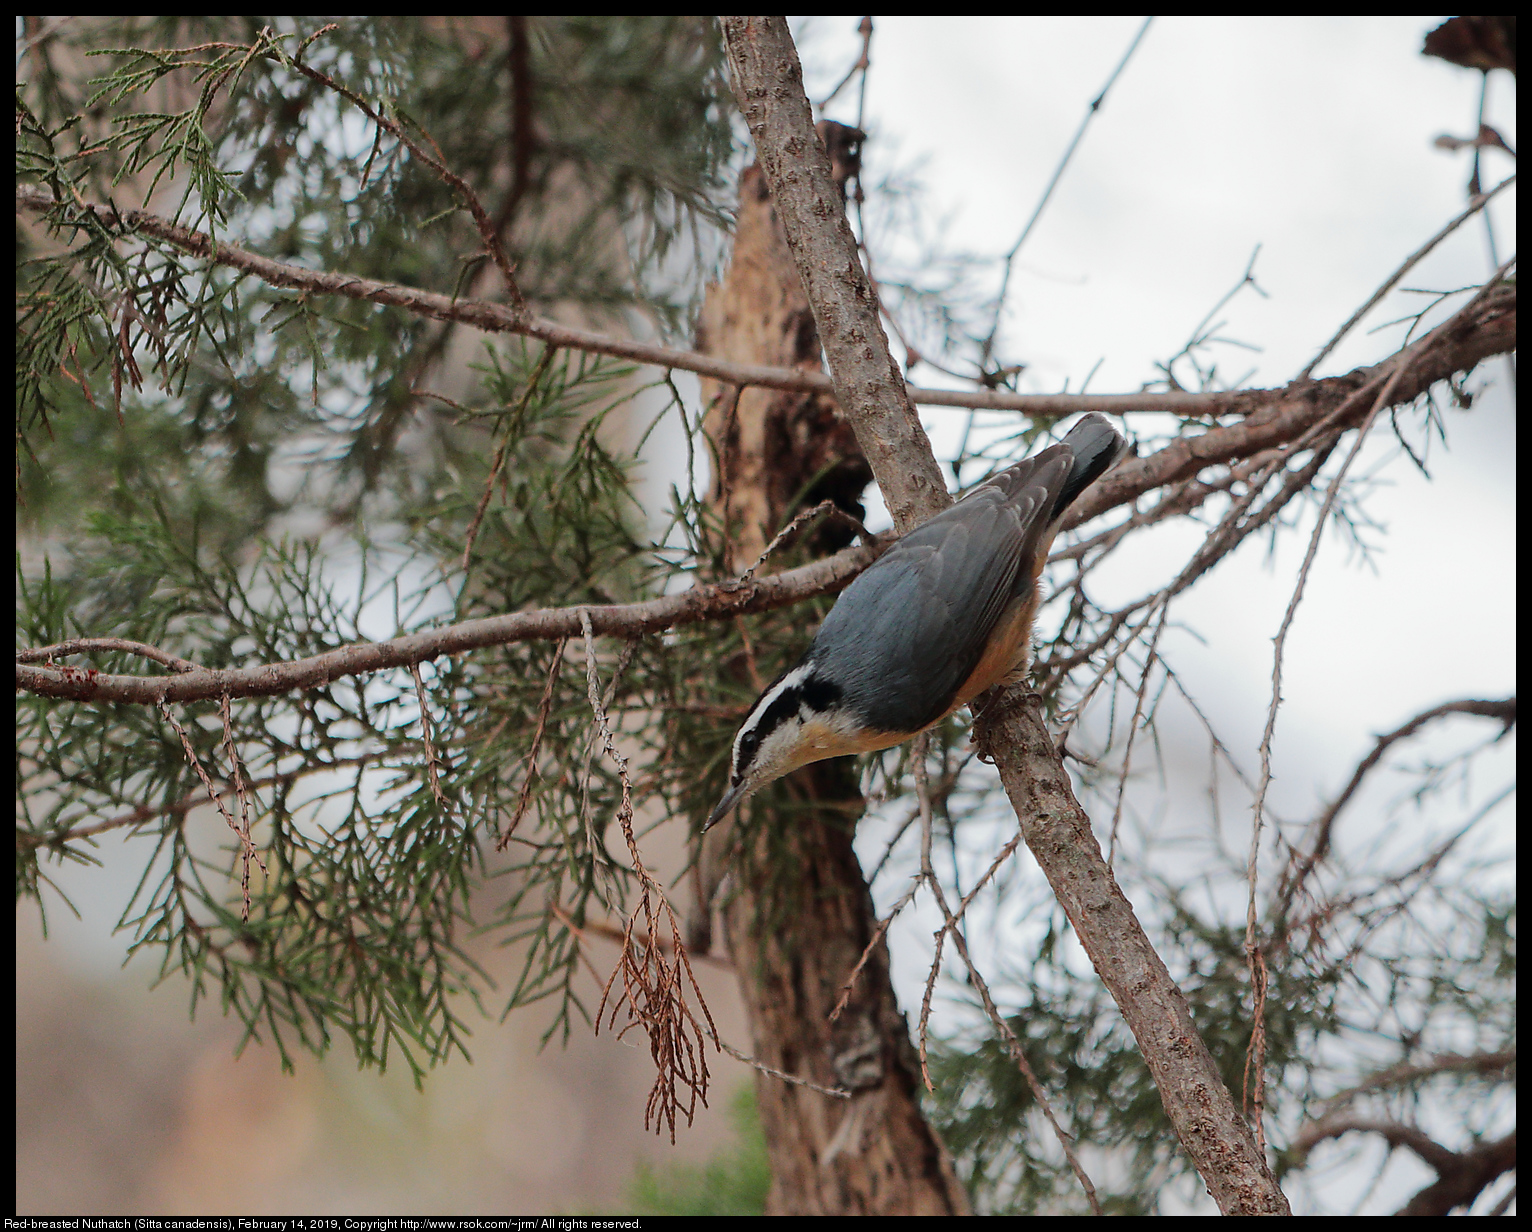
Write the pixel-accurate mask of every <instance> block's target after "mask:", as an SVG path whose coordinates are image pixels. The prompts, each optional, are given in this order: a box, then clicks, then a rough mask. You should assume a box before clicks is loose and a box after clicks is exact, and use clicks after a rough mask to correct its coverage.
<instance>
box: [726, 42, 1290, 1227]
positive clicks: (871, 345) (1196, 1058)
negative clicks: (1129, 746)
mask: <svg viewBox="0 0 1532 1232" xmlns="http://www.w3.org/2000/svg"><path fill="white" fill-rule="evenodd" d="M721 25H722V27H723V31H724V41H725V44H726V47H727V49H728V54H729V62H730V69H731V73H732V75H733V81H734V87H735V94H736V97H737V98H738V100H739V103H740V108H741V110H742V111H743V112H744V113H745V117H746V120H747V121H748V122H749V124H750V130H751V134H752V136H753V137H754V138H755V142H756V150H757V153H758V155H759V158H760V162H761V165H762V166H763V168H764V169H765V171H766V175H767V179H768V181H769V183H770V186H771V195H772V199H773V201H774V202H775V203H776V206H777V209H778V212H779V215H780V217H781V219H782V222H783V226H784V228H785V229H786V232H787V237H788V242H789V245H790V246H791V248H792V250H793V256H794V258H795V260H796V261H797V264H798V268H799V273H800V275H801V276H802V278H803V282H804V286H805V288H806V289H807V291H808V294H809V300H810V303H811V304H812V306H813V309H814V320H815V324H816V325H817V326H818V327H819V332H820V336H821V338H823V339H824V344H825V354H826V355H827V356H828V358H829V360H830V365H831V368H832V370H833V371H834V373H835V383H836V391H837V395H838V400H839V402H840V405H841V408H842V410H843V411H844V412H845V414H846V415H847V417H848V418H850V420H851V422H852V424H853V425H854V427H855V429H856V434H857V440H858V441H859V442H860V443H861V444H862V446H863V449H864V450H865V452H866V454H867V457H868V460H869V461H870V462H871V463H872V467H873V471H874V472H875V474H876V475H877V479H878V485H879V487H880V488H881V489H882V490H883V494H884V497H885V499H886V500H887V503H888V506H889V508H890V510H892V511H894V512H895V518H896V521H898V522H899V524H900V525H901V526H905V527H907V526H908V525H909V524H911V523H912V522H913V521H918V520H919V519H920V518H922V517H927V516H930V515H931V514H932V513H934V512H936V511H937V510H939V509H941V508H943V507H944V506H945V505H946V504H947V502H948V501H949V500H950V499H951V498H950V497H948V495H947V492H946V488H945V486H944V485H942V484H941V482H940V478H939V473H937V472H936V462H935V459H934V458H933V457H932V456H931V451H930V445H929V443H928V442H927V441H926V440H925V436H924V433H922V432H920V431H919V430H918V427H919V425H918V422H917V423H916V425H915V429H916V430H915V431H908V430H906V427H905V425H906V423H907V420H908V419H909V418H913V408H911V407H909V406H908V403H907V402H906V403H905V406H904V407H900V406H898V405H897V403H898V402H899V401H901V399H898V398H896V397H893V396H892V395H893V391H892V389H891V387H890V382H889V380H888V377H887V374H888V373H890V372H892V373H893V374H894V375H895V376H897V369H896V368H895V367H894V360H893V357H892V356H891V355H890V354H889V350H888V342H887V339H886V337H885V336H884V334H883V330H882V327H881V325H880V324H879V321H878V308H877V301H876V298H875V297H874V296H873V295H872V292H871V289H870V288H869V287H868V286H867V283H866V279H865V275H864V274H863V272H862V268H861V263H860V261H859V259H858V257H857V253H856V246H855V242H854V240H853V239H852V236H851V233H850V230H849V228H848V227H847V226H846V225H845V223H844V221H843V220H842V221H841V223H840V225H839V226H837V225H836V221H835V220H836V219H837V218H838V217H841V215H840V212H839V211H838V210H829V209H826V208H824V206H825V203H826V202H829V201H831V200H832V197H833V194H834V191H835V190H834V184H833V181H832V180H831V176H830V167H829V159H828V156H827V155H826V153H825V151H824V149H823V147H822V146H821V145H820V144H819V142H818V140H817V138H816V137H815V135H814V130H813V124H812V116H811V114H810V111H809V105H808V100H807V99H806V98H805V97H804V95H803V86H802V68H801V67H800V65H799V63H798V54H797V49H796V48H795V47H794V46H793V42H792V36H791V35H790V34H789V33H788V30H787V23H786V21H785V20H784V19H783V18H781V17H734V16H729V17H724V18H722V19H721ZM843 365H844V367H843ZM896 431H897V432H899V435H898V436H896V437H893V438H892V439H891V438H890V434H891V433H894V432H896ZM1256 447H1257V448H1259V447H1261V446H1259V445H1258V446H1256ZM1203 465H1206V463H1203ZM1194 469H1200V467H1197V468H1194ZM933 473H936V474H938V478H937V479H936V480H935V481H934V482H933V480H932V479H931V476H932V475H933ZM1127 482H1131V481H1127ZM1110 503H1115V501H1112V502H1110ZM996 709H1000V708H999V707H995V706H991V707H990V710H991V711H994V710H996ZM1023 709H1024V711H1025V718H1024V721H1020V722H1018V721H1014V719H1015V717H1016V716H1012V718H1011V719H1002V720H1001V721H1000V722H996V721H994V720H991V721H989V722H986V723H985V724H983V725H982V726H983V730H982V731H980V733H979V742H980V748H981V749H982V750H983V751H985V752H987V753H989V754H991V755H992V756H993V757H994V759H995V762H996V765H997V766H998V767H999V769H1000V775H1001V780H1002V782H1003V783H1004V784H1005V788H1006V792H1007V794H1008V795H1009V796H1010V798H1011V802H1012V804H1013V805H1014V806H1015V808H1016V812H1017V816H1018V817H1019V818H1020V819H1021V825H1022V829H1023V832H1024V834H1025V836H1026V839H1027V842H1028V845H1029V846H1030V847H1031V849H1032V851H1033V853H1034V854H1035V855H1036V857H1037V860H1038V863H1039V864H1040V865H1041V866H1042V868H1043V871H1044V873H1045V874H1046V875H1047V877H1048V881H1049V884H1050V885H1051V886H1052V887H1053V890H1054V893H1055V894H1056V895H1057V896H1058V898H1059V902H1060V903H1061V904H1062V906H1063V907H1064V910H1065V912H1066V914H1067V915H1068V916H1069V920H1070V923H1071V924H1073V925H1074V928H1075V931H1076V933H1077V935H1078V936H1079V937H1080V940H1081V943H1082V944H1083V945H1084V947H1085V950H1086V952H1087V953H1088V954H1089V956H1090V958H1091V961H1092V963H1093V964H1094V965H1095V967H1096V970H1097V972H1098V973H1100V975H1101V978H1102V980H1103V982H1104V983H1105V984H1106V986H1107V988H1108V989H1109V991H1110V992H1111V994H1112V996H1113V998H1114V999H1115V1000H1116V1001H1117V1003H1118V1005H1119V1006H1120V1007H1121V1009H1122V1011H1123V1015H1124V1017H1125V1019H1126V1020H1127V1022H1128V1025H1129V1027H1130V1028H1131V1029H1132V1031H1133V1034H1134V1036H1135V1038H1136V1039H1137V1040H1138V1042H1139V1046H1140V1047H1141V1048H1142V1050H1143V1052H1144V1057H1145V1060H1146V1061H1147V1062H1148V1065H1149V1068H1150V1071H1151V1072H1152V1073H1153V1075H1154V1079H1155V1082H1156V1084H1157V1086H1158V1088H1159V1091H1160V1096H1161V1099H1162V1100H1163V1101H1164V1104H1165V1109H1166V1112H1167V1113H1168V1114H1169V1116H1170V1119H1171V1122H1172V1124H1173V1125H1174V1126H1175V1128H1176V1132H1177V1134H1178V1136H1179V1137H1180V1139H1181V1142H1182V1144H1183V1145H1184V1146H1185V1148H1186V1151H1187V1153H1188V1155H1189V1156H1190V1157H1191V1158H1192V1160H1193V1162H1194V1163H1195V1165H1196V1167H1197V1169H1198V1171H1199V1172H1200V1173H1201V1175H1202V1177H1203V1179H1204V1180H1205V1181H1206V1182H1207V1185H1208V1188H1209V1191H1210V1192H1211V1193H1212V1194H1213V1196H1214V1198H1215V1200H1216V1201H1217V1202H1218V1204H1219V1207H1220V1208H1221V1209H1222V1210H1223V1211H1225V1212H1226V1213H1230V1214H1233V1213H1240V1214H1256V1213H1270V1214H1277V1213H1284V1214H1285V1213H1287V1210H1288V1207H1287V1201H1286V1199H1285V1198H1284V1197H1283V1195H1282V1191H1281V1190H1280V1189H1279V1188H1278V1187H1277V1184H1276V1180H1275V1178H1273V1176H1272V1175H1271V1171H1270V1169H1269V1168H1268V1167H1267V1166H1266V1161H1265V1159H1264V1158H1263V1157H1262V1155H1261V1153H1260V1152H1259V1151H1258V1150H1257V1148H1256V1144H1255V1141H1254V1139H1253V1138H1252V1136H1251V1133H1250V1127H1249V1126H1248V1125H1247V1124H1245V1122H1244V1120H1243V1119H1242V1118H1241V1117H1240V1114H1239V1110H1238V1109H1237V1108H1236V1107H1235V1105H1234V1101H1233V1099H1232V1097H1231V1096H1230V1094H1229V1091H1228V1089H1227V1088H1226V1087H1225V1086H1224V1084H1223V1081H1222V1079H1221V1077H1220V1076H1219V1073H1218V1068H1217V1066H1216V1065H1214V1063H1213V1059H1212V1057H1211V1056H1210V1055H1209V1053H1208V1051H1207V1048H1206V1046H1205V1045H1204V1044H1203V1042H1202V1039H1201V1037H1200V1036H1199V1035H1198V1034H1197V1030H1196V1027H1195V1026H1194V1025H1193V1023H1192V1019H1191V1011H1190V1008H1189V1006H1188V1005H1187V1003H1186V998H1185V997H1184V996H1183V995H1182V993H1181V991H1180V989H1179V988H1177V987H1176V985H1175V982H1174V981H1173V980H1172V979H1171V977H1170V973H1169V972H1168V971H1167V970H1166V968H1165V964H1164V963H1163V962H1162V961H1161V959H1160V957H1159V955H1158V954H1156V953H1155V951H1154V948H1153V946H1152V945H1151V944H1150V942H1149V939H1148V937H1147V936H1146V935H1145V934H1144V931H1143V928H1142V926H1141V925H1140V924H1139V923H1138V921H1137V919H1136V917H1135V916H1134V914H1133V910H1132V907H1131V906H1130V905H1129V903H1128V900H1127V898H1126V897H1125V896H1124V895H1123V893H1122V891H1121V890H1120V889H1119V888H1118V886H1117V884H1116V882H1115V880H1114V879H1113V877H1112V874H1111V870H1110V869H1109V868H1108V867H1107V866H1106V863H1105V861H1104V860H1103V859H1102V856H1101V849H1100V846H1099V845H1098V844H1097V842H1096V840H1095V836H1094V835H1093V834H1092V833H1091V829H1090V819H1089V818H1088V817H1087V816H1086V815H1085V813H1084V810H1082V809H1081V808H1080V806H1079V804H1078V803H1077V802H1076V801H1075V799H1074V796H1073V793H1072V792H1071V791H1070V787H1069V778H1068V774H1067V773H1066V772H1065V770H1064V768H1063V765H1062V763H1061V762H1060V759H1059V755H1058V753H1057V751H1056V750H1055V749H1054V747H1053V742H1052V739H1051V738H1050V737H1049V735H1048V731H1047V728H1046V726H1045V725H1044V723H1043V720H1042V715H1041V703H1040V701H1039V700H1038V699H1037V698H1036V697H1032V698H1030V699H1029V704H1026V705H1024V707H1023ZM1002 724H1003V729H1002Z"/></svg>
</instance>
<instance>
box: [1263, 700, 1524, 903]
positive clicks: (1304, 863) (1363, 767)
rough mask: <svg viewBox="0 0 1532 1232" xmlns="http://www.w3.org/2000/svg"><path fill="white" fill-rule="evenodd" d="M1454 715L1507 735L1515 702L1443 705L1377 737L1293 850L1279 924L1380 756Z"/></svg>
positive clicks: (1281, 895)
mask: <svg viewBox="0 0 1532 1232" xmlns="http://www.w3.org/2000/svg"><path fill="white" fill-rule="evenodd" d="M1453 714H1469V715H1476V716H1478V717H1480V718H1485V719H1495V720H1498V721H1499V722H1500V723H1502V724H1504V730H1506V731H1509V730H1510V729H1511V727H1512V726H1514V725H1515V723H1516V698H1515V697H1509V698H1505V699H1504V700H1492V699H1483V700H1481V699H1477V698H1464V699H1462V700H1460V701H1454V702H1444V703H1443V704H1442V705H1440V706H1433V707H1432V708H1431V709H1430V710H1425V711H1422V712H1421V713H1420V714H1417V715H1416V716H1415V717H1414V718H1412V719H1410V720H1409V721H1408V722H1407V723H1404V724H1402V725H1401V726H1399V727H1397V728H1395V729H1394V730H1393V731H1391V732H1388V733H1387V734H1385V735H1382V736H1379V737H1378V739H1377V743H1376V744H1374V745H1373V749H1372V752H1370V753H1368V754H1367V756H1366V757H1364V758H1363V759H1362V760H1361V762H1360V763H1358V765H1357V768H1356V770H1355V771H1354V772H1353V773H1352V775H1351V780H1350V782H1348V783H1347V784H1346V786H1345V787H1344V788H1343V789H1342V791H1341V793H1340V795H1338V796H1336V798H1335V800H1334V801H1333V802H1332V803H1331V804H1330V805H1329V807H1328V808H1326V809H1325V810H1324V812H1322V813H1321V814H1320V815H1319V816H1318V817H1316V818H1315V819H1314V821H1313V822H1312V823H1311V824H1310V826H1309V832H1310V834H1311V835H1312V836H1313V837H1312V839H1311V840H1310V841H1309V842H1308V843H1305V844H1302V845H1303V846H1307V847H1308V849H1309V850H1308V853H1307V854H1306V855H1303V856H1302V857H1299V855H1298V849H1297V848H1296V847H1295V848H1294V852H1293V858H1294V862H1295V864H1296V867H1293V866H1290V867H1289V868H1288V869H1287V871H1286V873H1285V874H1284V875H1283V878H1282V884H1281V886H1280V887H1279V889H1278V892H1277V908H1276V912H1275V915H1276V918H1277V919H1278V920H1279V921H1280V920H1285V919H1286V916H1287V913H1288V911H1289V909H1290V908H1291V906H1292V902H1293V899H1294V898H1295V897H1296V896H1297V894H1298V893H1299V892H1300V891H1301V890H1302V888H1303V884H1304V882H1306V881H1307V880H1308V878H1309V876H1310V875H1311V874H1312V873H1313V871H1314V869H1315V867H1316V866H1317V865H1318V864H1319V862H1320V861H1321V860H1323V859H1324V858H1325V856H1326V855H1327V854H1328V852H1329V850H1330V841H1331V837H1332V834H1333V832H1334V828H1335V819H1336V818H1337V817H1338V816H1339V815H1340V812H1341V810H1342V809H1343V808H1345V807H1346V805H1347V804H1349V803H1350V802H1351V798H1352V797H1353V796H1354V795H1355V794H1356V792H1357V790H1358V789H1359V788H1360V787H1361V785H1362V780H1363V779H1364V778H1366V777H1367V775H1368V773H1369V772H1370V771H1372V770H1373V769H1374V768H1375V767H1376V766H1377V765H1378V763H1379V762H1380V761H1381V760H1382V758H1383V754H1384V753H1386V752H1388V750H1389V749H1390V748H1391V747H1392V746H1393V745H1395V744H1397V743H1398V742H1399V741H1401V740H1407V739H1409V737H1411V736H1413V735H1414V734H1415V733H1416V732H1417V731H1419V730H1420V729H1421V728H1422V727H1424V726H1425V725H1426V724H1427V723H1430V722H1431V721H1433V720H1435V719H1441V718H1446V717H1447V716H1448V715H1453Z"/></svg>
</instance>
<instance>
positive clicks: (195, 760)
mask: <svg viewBox="0 0 1532 1232" xmlns="http://www.w3.org/2000/svg"><path fill="white" fill-rule="evenodd" d="M160 712H161V713H162V714H164V716H165V719H166V721H167V722H169V724H170V726H171V727H172V728H174V729H175V733H176V735H178V736H180V737H181V748H182V749H183V750H185V752H186V760H187V762H188V763H189V764H190V765H191V768H192V769H193V770H195V771H196V772H197V777H198V778H200V779H201V780H202V786H203V787H204V788H205V789H206V790H207V798H208V799H209V800H211V801H212V802H213V804H214V805H215V806H216V807H217V809H218V812H219V814H220V815H221V816H222V817H223V819H224V821H225V822H227V823H228V827H229V829H230V830H232V831H234V837H235V838H237V839H238V840H239V846H240V854H241V857H242V859H243V861H244V873H243V876H242V877H241V879H240V884H241V886H242V887H243V890H244V915H243V916H242V917H241V918H242V919H244V920H245V922H247V923H248V922H249V920H250V861H251V859H252V858H253V859H254V860H255V862H256V864H258V865H259V866H260V869H261V872H262V873H265V872H266V861H265V860H263V859H261V853H260V852H259V851H257V850H256V847H255V842H254V841H253V840H252V839H251V837H250V832H249V830H248V829H244V830H242V829H240V826H239V823H238V822H237V821H235V820H234V818H233V817H232V816H231V815H230V814H229V810H228V809H226V808H224V806H223V800H222V799H221V798H220V795H221V793H219V792H218V790H217V789H216V788H214V786H213V780H212V779H210V778H209V777H208V773H207V771H206V770H204V769H203V768H202V759H201V758H199V757H198V756H197V751H196V749H194V748H192V743H191V737H190V736H188V735H187V734H186V729H185V728H184V727H182V726H181V724H180V723H179V722H178V721H177V719H176V716H175V714H174V712H172V711H171V709H170V707H169V706H168V705H167V704H166V703H165V702H163V701H162V702H160Z"/></svg>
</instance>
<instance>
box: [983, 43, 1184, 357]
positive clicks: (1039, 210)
mask: <svg viewBox="0 0 1532 1232" xmlns="http://www.w3.org/2000/svg"><path fill="white" fill-rule="evenodd" d="M1153 20H1154V18H1153V17H1146V18H1144V24H1143V25H1142V26H1140V27H1139V28H1138V33H1137V34H1135V35H1134V36H1133V41H1132V42H1131V43H1129V44H1128V50H1127V51H1125V52H1123V53H1122V59H1121V60H1119V61H1118V62H1117V67H1116V68H1114V69H1113V70H1112V74H1111V76H1110V77H1108V78H1107V79H1106V85H1104V86H1102V87H1101V91H1100V93H1098V94H1097V95H1096V97H1095V98H1093V99H1091V102H1090V106H1089V107H1087V108H1086V109H1085V115H1084V117H1083V118H1082V119H1081V120H1080V127H1079V128H1077V129H1076V130H1075V135H1074V138H1073V140H1071V141H1070V143H1069V148H1068V149H1066V150H1065V151H1064V157H1063V158H1061V159H1059V165H1058V166H1057V167H1055V168H1054V170H1053V177H1052V178H1051V179H1050V180H1049V181H1048V186H1047V187H1046V188H1045V189H1043V195H1042V197H1041V198H1039V200H1038V202H1037V205H1036V207H1035V208H1034V209H1033V210H1032V216H1031V217H1030V218H1028V219H1027V224H1026V226H1024V227H1022V229H1021V234H1020V235H1018V236H1017V237H1016V242H1015V243H1014V244H1012V245H1011V248H1010V251H1009V252H1007V253H1006V254H1005V271H1004V273H1003V274H1002V275H1001V277H1000V293H999V294H998V295H997V296H996V297H995V317H994V320H993V321H992V322H991V323H990V327H989V336H988V337H987V338H985V339H984V343H983V346H982V349H981V351H980V363H981V364H983V365H985V366H988V364H989V361H990V356H991V355H992V354H993V352H994V349H995V335H996V334H998V333H999V332H1000V317H1001V314H1002V313H1003V312H1004V311H1005V297H1006V293H1007V292H1008V291H1009V290H1010V286H1011V267H1012V266H1013V265H1014V264H1015V261H1016V254H1017V253H1018V252H1020V251H1021V246H1022V245H1023V244H1025V243H1026V242H1027V236H1029V235H1031V234H1032V228H1033V227H1035V226H1036V225H1037V220H1038V219H1039V218H1041V217H1042V214H1043V209H1044V208H1045V207H1046V206H1047V204H1048V201H1049V199H1050V198H1051V197H1052V196H1053V190H1054V189H1055V188H1057V187H1058V183H1059V180H1060V179H1061V178H1062V177H1063V175H1064V170H1065V168H1067V167H1068V166H1069V161H1070V159H1072V158H1073V157H1074V156H1075V151H1076V150H1077V149H1079V147H1080V139H1081V138H1082V137H1084V136H1085V130H1086V129H1087V128H1089V127H1090V122H1091V121H1092V120H1094V119H1095V118H1096V113H1097V112H1098V111H1100V110H1101V107H1102V104H1104V103H1105V102H1106V96H1107V93H1108V91H1110V90H1111V88H1112V86H1113V84H1114V83H1115V82H1116V81H1117V78H1118V77H1119V76H1120V75H1121V74H1122V70H1123V69H1125V68H1127V67H1128V61H1129V60H1130V59H1132V58H1133V53H1134V52H1135V51H1137V50H1138V45H1139V43H1140V42H1141V41H1143V37H1144V35H1145V34H1147V33H1148V32H1149V23H1150V22H1152V21H1153Z"/></svg>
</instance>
